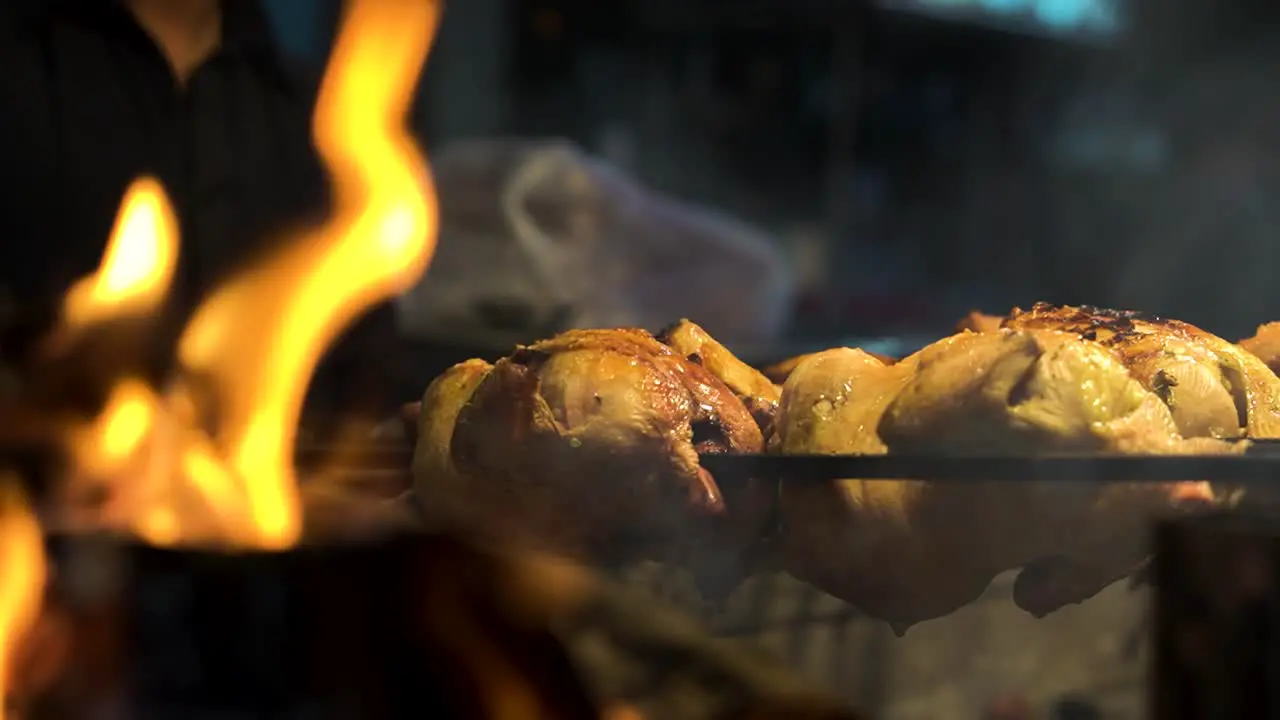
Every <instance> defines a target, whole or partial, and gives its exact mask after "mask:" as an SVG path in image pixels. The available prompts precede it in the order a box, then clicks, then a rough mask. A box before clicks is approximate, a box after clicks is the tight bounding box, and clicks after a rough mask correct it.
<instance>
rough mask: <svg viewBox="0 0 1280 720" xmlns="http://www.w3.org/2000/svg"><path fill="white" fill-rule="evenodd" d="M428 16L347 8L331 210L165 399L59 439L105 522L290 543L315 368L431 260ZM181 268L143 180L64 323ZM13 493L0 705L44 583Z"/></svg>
mask: <svg viewBox="0 0 1280 720" xmlns="http://www.w3.org/2000/svg"><path fill="white" fill-rule="evenodd" d="M438 22H439V7H438V0H352V2H351V3H350V5H349V7H348V9H347V12H346V14H345V16H344V19H343V24H342V28H341V31H340V33H339V37H338V42H337V45H336V48H335V50H334V53H333V56H332V58H331V60H330V64H329V68H328V71H327V73H326V75H325V80H324V83H323V85H322V87H321V93H320V98H319V103H318V106H317V110H316V117H315V128H314V129H315V139H316V144H317V146H318V148H319V151H320V154H321V157H322V159H323V160H324V162H325V165H326V166H327V168H328V170H329V173H330V175H331V177H332V179H333V184H334V196H335V200H336V210H335V213H334V216H333V217H332V218H331V219H330V220H329V221H328V222H326V223H325V224H324V225H323V226H322V227H320V228H319V229H318V230H316V231H314V232H312V233H309V234H307V235H305V236H303V237H300V238H298V239H297V241H296V242H295V243H293V244H292V245H291V246H290V248H289V249H288V250H287V251H286V252H285V253H283V254H281V255H280V256H278V257H276V258H275V259H274V260H273V261H271V262H268V263H266V264H264V265H262V266H260V267H257V268H255V269H253V270H251V271H250V272H248V273H245V274H244V275H242V276H240V277H238V278H236V279H234V280H233V281H232V282H230V283H228V284H227V285H226V286H225V287H223V288H221V289H220V290H219V291H218V292H216V293H215V294H214V295H213V296H212V297H211V298H210V299H209V300H208V301H207V302H205V303H204V304H203V305H202V306H201V307H200V308H199V309H198V310H197V311H196V314H195V316H194V317H193V319H192V321H191V323H190V324H189V325H188V327H187V329H186V331H185V332H184V333H183V335H182V338H181V341H180V343H179V349H178V353H179V358H178V360H179V361H180V365H181V367H180V369H179V373H178V376H177V377H176V378H174V380H173V384H172V386H171V387H170V388H168V389H166V390H164V391H157V390H155V389H154V388H152V387H149V386H148V385H147V384H145V383H144V382H142V381H141V380H138V379H134V378H125V379H122V380H120V381H118V382H117V383H116V385H115V386H114V387H113V388H112V389H111V392H110V393H109V395H108V399H107V403H106V405H105V407H104V409H103V410H102V411H101V412H100V413H99V414H98V416H97V417H96V418H94V419H92V420H91V421H89V422H86V423H83V424H82V425H81V426H78V427H72V428H69V429H68V432H67V434H66V437H65V441H66V447H67V454H68V456H69V458H70V460H71V462H72V465H73V469H74V473H75V474H76V476H77V477H83V476H87V477H91V478H97V479H104V478H113V479H114V480H115V481H116V482H114V483H112V488H111V489H112V490H114V491H116V493H115V495H116V498H117V499H116V500H115V501H114V502H113V503H109V504H108V509H107V510H105V511H103V513H102V517H100V518H99V519H98V521H99V522H100V523H101V524H103V525H106V526H108V527H115V528H117V529H125V530H129V531H131V532H133V533H134V534H136V535H138V536H139V537H141V538H142V539H144V540H146V541H148V542H151V543H154V544H164V545H168V544H174V543H191V542H206V543H207V542H217V543H222V544H233V545H239V546H242V547H256V548H262V549H269V548H283V547H288V546H290V545H292V544H294V543H296V542H297V540H298V538H299V536H300V534H301V527H302V517H301V506H300V500H299V496H298V490H297V486H296V478H295V477H294V468H293V463H292V454H293V446H294V441H295V436H296V431H297V429H296V425H297V422H298V418H299V414H300V412H301V406H302V402H303V396H304V394H305V392H306V388H307V385H308V383H309V382H310V379H311V376H312V374H313V372H314V370H315V367H316V364H317V363H318V361H319V360H320V358H321V356H322V355H323V354H324V352H325V350H326V349H327V348H328V347H329V346H330V345H331V344H332V343H333V341H334V339H335V338H336V337H337V336H338V335H339V333H341V332H342V330H343V329H344V328H345V327H347V326H348V325H350V323H351V322H352V321H353V320H355V319H356V318H357V317H358V316H359V315H360V314H362V313H363V312H365V311H366V310H367V309H369V308H370V307H371V306H373V305H375V304H376V303H378V302H380V301H382V300H385V299H388V298H390V297H393V296H395V295H396V294H399V293H400V292H403V291H404V290H406V289H408V288H409V286H410V285H412V283H413V282H415V281H416V280H417V278H418V277H420V276H421V275H422V273H423V272H424V271H425V270H426V267H427V264H428V263H429V262H430V260H431V256H432V254H433V252H434V250H435V236H436V226H437V220H438V218H437V208H436V201H435V195H434V188H433V187H432V185H431V181H430V178H429V176H428V173H427V167H426V163H425V160H424V158H423V157H422V155H421V153H420V152H419V151H418V149H417V147H416V146H415V144H414V142H413V140H412V138H411V137H410V135H409V134H408V132H407V131H406V129H405V119H406V117H407V115H408V112H409V104H410V101H411V99H412V97H413V95H414V90H415V88H416V86H417V81H418V78H419V75H420V73H421V70H422V66H423V63H424V61H425V59H426V55H427V52H428V50H429V49H430V45H431V41H432V39H433V38H434V36H435V33H436V28H437V25H438ZM177 260H178V230H177V223H176V221H175V219H174V215H173V211H172V209H171V207H170V205H169V202H168V199H167V197H166V196H165V192H164V189H163V188H162V187H161V185H160V184H159V183H158V182H157V181H155V180H153V179H150V178H143V179H140V180H138V181H137V182H135V183H134V184H133V185H132V186H131V187H130V188H129V190H128V192H127V194H126V195H125V198H124V201H123V203H122V206H121V209H120V214H119V217H118V218H117V220H116V226H115V229H114V230H113V232H112V236H111V238H110V241H109V243H108V246H107V250H106V253H105V254H104V257H103V260H102V264H101V266H100V267H99V269H98V271H97V272H96V273H95V274H94V275H92V276H90V277H87V278H85V279H83V280H81V281H80V282H78V283H76V285H74V286H73V287H72V288H71V289H70V291H69V292H68V293H67V296H66V298H65V301H64V306H63V321H64V322H63V324H64V329H67V330H71V331H81V330H85V329H88V328H91V327H93V326H95V325H99V324H101V323H102V322H104V321H108V320H112V319H116V318H122V317H141V316H146V315H148V314H152V313H154V312H155V311H156V310H157V309H158V308H159V306H160V304H161V303H162V302H163V300H164V297H165V294H166V293H167V292H168V289H169V285H170V282H171V280H172V278H173V274H174V269H175V267H176V264H177ZM205 387H208V388H211V390H212V392H211V394H208V395H203V394H197V393H196V389H197V388H205ZM208 418H213V420H214V423H213V428H212V430H211V431H210V430H208V429H207V428H206V425H205V422H206V421H207V419H208ZM4 479H5V478H0V480H4ZM16 487H17V485H16V483H10V484H7V485H0V571H2V572H3V577H4V583H3V587H0V700H3V699H4V698H5V694H4V692H5V690H6V688H5V686H4V683H5V681H6V680H7V678H8V674H7V673H8V672H9V671H10V669H11V668H9V667H7V665H8V664H9V663H11V662H12V661H13V658H14V651H15V648H14V645H15V644H16V643H17V642H18V641H19V640H20V638H21V637H22V635H23V634H24V632H25V631H26V629H27V627H28V626H29V625H30V623H31V622H32V621H33V620H34V619H35V618H36V616H37V613H38V612H39V606H40V596H41V588H42V587H43V585H44V582H45V573H46V566H45V561H44V551H43V544H42V537H41V531H40V527H39V525H38V524H37V521H36V518H35V515H34V514H33V513H32V511H31V509H30V507H29V506H28V505H27V504H26V503H25V501H24V500H23V498H22V497H21V496H20V494H17V490H16V489H15V488H16ZM0 720H3V710H2V709H0Z"/></svg>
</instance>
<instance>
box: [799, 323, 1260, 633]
mask: <svg viewBox="0 0 1280 720" xmlns="http://www.w3.org/2000/svg"><path fill="white" fill-rule="evenodd" d="M774 447H775V449H776V450H778V451H780V452H788V453H884V452H889V453H944V454H945V453H954V454H975V453H977V454H995V455H999V454H1003V455H1008V454H1034V453H1044V452H1162V453H1168V452H1172V453H1193V452H1213V453H1228V452H1237V451H1238V448H1237V447H1236V446H1235V445H1234V444H1232V443H1227V442H1223V441H1219V440H1215V439H1211V438H1199V439H1193V440H1187V439H1184V438H1183V437H1182V436H1181V435H1179V433H1178V432H1177V427H1176V424H1175V423H1174V420H1173V418H1172V416H1171V414H1170V411H1169V408H1168V407H1167V406H1166V405H1165V404H1164V403H1163V402H1162V401H1161V400H1160V399H1159V398H1158V397H1156V396H1155V395H1154V394H1153V393H1151V392H1149V391H1147V390H1146V389H1145V388H1143V387H1142V385H1141V384H1140V383H1138V382H1137V381H1136V380H1135V379H1134V378H1133V377H1132V376H1131V375H1130V374H1129V372H1128V370H1127V368H1126V367H1125V366H1124V364H1123V363H1122V362H1121V360H1120V358H1119V357H1118V356H1117V355H1116V354H1115V353H1114V352H1112V351H1111V350H1110V349H1108V348H1106V347H1103V346H1102V345H1101V344H1099V343H1096V342H1090V341H1086V340H1083V339H1081V338H1080V337H1078V336H1077V335H1074V334H1071V333H1065V332H1057V331H1048V330H1022V331H1010V330H1003V331H998V332H991V333H970V332H965V333H960V334H958V335H955V336H952V337H949V338H945V339H943V340H941V341H939V342H937V343H934V344H933V345H930V346H929V347H926V348H925V349H923V350H922V351H920V352H919V353H917V354H915V355H912V356H910V357H908V358H906V359H904V360H903V361H901V362H900V363H897V364H895V365H885V364H884V363H882V362H880V361H879V360H877V359H876V358H873V357H871V356H869V355H867V354H866V353H863V352H860V351H856V350H831V351H827V352H824V353H819V354H816V355H814V356H813V357H811V358H809V359H808V360H806V361H805V362H803V363H801V364H800V365H799V366H797V367H796V369H795V371H794V372H793V373H792V374H791V376H790V378H788V380H787V383H786V384H785V385H784V387H783V394H782V400H781V404H780V412H779V415H778V421H777V434H776V438H775V440H774ZM1184 497H1193V498H1196V499H1200V500H1204V499H1207V498H1209V497H1211V493H1209V491H1208V489H1207V486H1205V484H1203V483H1191V484H1186V483H1170V484H1136V483H1135V484H1123V485H1114V486H1080V485H1065V484H1052V483H1038V482H1026V483H1000V482H969V483H954V482H933V481H929V480H928V479H922V480H875V479H850V480H842V481H837V482H833V483H827V484H811V483H794V484H787V483H784V484H783V486H782V489H781V494H780V504H781V513H782V519H783V526H784V539H783V553H784V556H785V560H784V562H785V563H786V567H787V568H788V570H789V571H790V572H792V573H793V574H795V575H796V576H797V577H799V578H801V579H803V580H805V581H807V582H810V583H813V584H814V585H816V586H818V587H820V588H822V589H823V590H825V591H827V592H829V593H832V594H834V595H836V596H838V597H841V598H843V599H845V600H847V601H848V602H850V603H852V604H854V605H856V606H858V607H859V608H861V609H862V610H864V611H865V612H868V613H869V614H872V615H874V616H876V617H880V618H884V619H886V620H888V621H889V622H890V623H891V624H892V625H893V627H894V628H895V629H896V630H897V631H899V632H903V631H905V630H906V628H908V627H910V626H911V625H912V624H914V623H916V622H919V621H922V620H925V619H929V618H933V617H939V616H942V615H945V614H948V613H950V612H952V611H953V610H955V609H957V608H959V607H960V606H962V605H964V604H967V603H969V602H971V601H972V600H974V599H975V598H977V597H978V596H979V595H980V594H981V593H982V591H983V590H984V589H985V588H986V586H987V585H988V583H989V582H990V581H991V579H992V578H993V577H994V576H995V575H996V574H998V573H1000V572H1003V571H1004V570H1007V569H1011V568H1018V567H1023V566H1027V565H1033V566H1035V567H1036V568H1037V569H1038V570H1040V571H1041V572H1040V575H1041V576H1042V577H1039V578H1036V579H1035V581H1034V582H1031V583H1029V584H1024V588H1023V592H1022V599H1023V601H1024V602H1025V603H1026V604H1024V607H1027V608H1028V609H1030V610H1032V611H1034V612H1037V613H1039V612H1047V610H1046V609H1045V608H1050V609H1053V608H1056V607H1060V606H1061V605H1063V604H1066V603H1069V602H1079V601H1080V600H1082V599H1084V598H1085V597H1088V596H1091V595H1092V594H1094V593H1096V592H1098V591H1099V590H1101V589H1102V588H1103V587H1105V585H1107V584H1109V583H1110V582H1111V581H1113V580H1115V579H1118V578H1120V577H1123V576H1124V575H1126V574H1128V573H1130V572H1131V571H1132V570H1133V569H1134V568H1135V567H1136V566H1137V565H1138V564H1139V563H1140V561H1141V560H1142V559H1143V557H1144V556H1145V554H1146V549H1145V544H1144V536H1145V532H1146V530H1145V528H1146V527H1147V526H1146V521H1147V520H1148V519H1149V518H1150V516H1151V515H1152V514H1156V513H1160V512H1168V511H1169V510H1170V509H1171V508H1172V507H1173V506H1174V505H1175V504H1176V502H1177V501H1179V500H1180V499H1182V498H1184ZM1049 559H1061V562H1058V563H1057V564H1056V565H1053V566H1047V565H1036V564H1037V563H1043V562H1045V561H1047V560H1049ZM1029 606H1030V607H1029Z"/></svg>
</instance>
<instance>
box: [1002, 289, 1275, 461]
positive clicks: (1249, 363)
mask: <svg viewBox="0 0 1280 720" xmlns="http://www.w3.org/2000/svg"><path fill="white" fill-rule="evenodd" d="M1003 326H1004V327H1005V328H1009V329H1014V330H1018V329H1051V330H1060V331H1063V332H1069V333H1072V334H1075V335H1078V336H1079V337H1081V338H1084V339H1086V340H1091V341H1095V342H1097V343H1100V344H1102V345H1104V346H1106V347H1108V348H1110V349H1112V350H1114V351H1115V352H1116V353H1117V354H1118V355H1119V357H1120V358H1121V360H1122V362H1123V363H1124V364H1125V366H1126V367H1128V368H1129V371H1130V372H1131V373H1132V374H1133V376H1134V377H1135V378H1136V379H1137V380H1138V382H1140V383H1141V384H1142V386H1143V387H1145V388H1146V389H1148V390H1150V391H1152V392H1154V393H1155V394H1156V395H1158V396H1159V397H1160V399H1161V400H1163V401H1164V402H1165V404H1166V405H1168V406H1169V410H1170V411H1171V413H1172V415H1173V419H1174V422H1175V423H1176V424H1177V426H1178V430H1179V432H1181V434H1182V435H1183V436H1185V437H1252V438H1275V437H1280V379H1278V378H1277V377H1276V374H1275V373H1274V372H1272V371H1271V369H1270V368H1268V367H1267V366H1266V364H1265V363H1263V362H1262V361H1261V360H1259V359H1258V358H1257V357H1255V356H1254V355H1252V354H1250V353H1249V352H1246V351H1245V350H1243V349H1242V348H1241V347H1240V346H1238V345H1234V344H1232V343H1230V342H1227V341H1226V340H1223V339H1222V338H1219V337H1217V336H1215V335H1212V334H1210V333H1207V332H1205V331H1204V330H1201V329H1199V328H1197V327H1195V326H1193V325H1189V324H1187V323H1184V322H1179V321H1177V320H1164V319H1160V318H1151V317H1146V316H1143V315H1140V314H1138V313H1133V312H1122V311H1116V310H1104V309H1100V308H1093V307H1070V306H1061V305H1050V304H1047V303H1037V304H1036V305H1035V306H1034V307H1032V308H1031V309H1030V310H1026V311H1024V310H1020V309H1017V308H1015V309H1014V311H1013V312H1012V313H1011V314H1010V315H1009V317H1007V318H1005V320H1004V323H1003Z"/></svg>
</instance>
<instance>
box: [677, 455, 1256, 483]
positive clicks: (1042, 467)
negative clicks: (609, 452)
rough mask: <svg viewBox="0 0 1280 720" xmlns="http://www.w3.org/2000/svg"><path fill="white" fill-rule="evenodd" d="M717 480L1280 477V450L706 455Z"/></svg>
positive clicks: (1241, 480)
mask: <svg viewBox="0 0 1280 720" xmlns="http://www.w3.org/2000/svg"><path fill="white" fill-rule="evenodd" d="M701 462H702V467H703V468H704V469H706V470H708V471H709V472H710V473H711V474H712V475H714V476H715V478H716V479H717V480H729V481H732V480H735V479H742V480H745V479H759V480H780V481H783V482H823V481H830V480H837V479H840V478H863V479H873V478H883V479H886V480H892V479H919V480H935V481H956V482H975V481H997V482H998V481H1014V482H1016V481H1027V480H1042V481H1049V482H1092V483H1111V482H1172V481H1178V480H1217V481H1221V482H1232V483H1278V484H1280V456H1276V455H1271V454H1257V455H1194V456H1186V455H1156V456H1150V455H1094V456H1042V457H978V456H930V455H915V456H908V455H703V456H701Z"/></svg>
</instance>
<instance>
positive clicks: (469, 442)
mask: <svg viewBox="0 0 1280 720" xmlns="http://www.w3.org/2000/svg"><path fill="white" fill-rule="evenodd" d="M681 336H682V337H684V338H685V339H688V340H690V341H691V342H696V343H697V348H698V349H697V350H695V351H694V352H689V353H688V354H689V355H696V356H698V358H700V362H701V363H704V364H706V365H716V366H717V367H719V368H720V369H721V372H722V374H724V375H725V376H726V377H729V378H734V377H737V378H738V380H742V382H744V383H746V384H742V385H739V386H738V387H739V390H740V391H742V392H743V393H744V395H750V393H751V391H752V390H751V388H752V387H753V386H752V384H751V381H750V379H749V378H748V379H746V380H743V379H742V378H741V377H740V376H738V375H735V373H734V370H735V368H734V366H733V362H732V356H728V354H727V351H723V348H720V347H719V345H718V344H715V341H714V340H711V339H710V338H709V337H706V336H705V334H704V333H702V331H701V330H700V329H698V328H697V327H696V326H690V327H688V328H686V329H685V331H682V333H681ZM689 347H692V346H689ZM689 347H686V348H685V349H689ZM721 351H723V352H724V354H723V356H722V355H721V354H720V353H721ZM685 355H686V354H685V353H684V352H683V351H682V352H677V351H675V350H672V349H671V348H670V347H668V346H667V345H665V344H663V343H661V342H659V341H658V340H657V339H655V338H654V337H653V336H652V335H650V334H648V333H646V332H644V331H642V330H574V331H569V332H566V333H563V334H561V335H558V336H556V337H554V338H551V339H549V340H544V341H541V342H538V343H534V344H533V345H529V346H526V347H521V348H519V349H517V350H516V352H514V353H513V354H512V355H511V356H510V357H507V358H503V359H501V360H499V361H498V362H496V363H495V364H494V365H493V366H492V368H488V367H485V366H484V365H483V364H480V363H478V361H473V364H471V365H462V366H458V367H456V368H454V369H453V370H452V371H450V373H449V374H446V375H445V376H444V377H442V378H441V379H439V380H437V381H436V383H434V384H433V385H432V388H431V389H430V390H428V392H427V395H426V397H424V399H423V418H422V421H421V426H420V437H419V441H418V450H417V453H416V458H415V474H416V476H417V480H416V487H417V488H418V492H419V494H420V497H421V501H422V503H423V505H424V509H425V511H426V512H427V513H428V516H430V515H431V513H432V512H433V510H432V508H433V507H435V508H438V509H440V510H441V511H442V513H443V514H444V515H446V516H451V517H454V518H461V519H462V521H463V522H464V523H466V524H468V525H470V526H471V529H472V530H476V531H480V532H484V533H491V534H494V535H497V536H501V537H502V539H506V540H515V541H518V542H521V543H523V544H526V545H528V546H532V547H535V548H538V549H545V550H550V551H554V552H557V553H560V554H568V555H573V556H579V557H582V556H587V557H598V555H599V554H600V553H602V552H606V551H607V550H609V549H614V548H616V547H618V546H619V545H620V544H626V543H627V542H628V541H636V540H641V539H644V540H650V539H657V540H659V541H665V540H670V541H671V543H672V546H673V547H674V546H675V545H679V544H681V543H686V544H687V543H690V542H692V543H700V544H712V545H714V544H715V543H716V542H720V541H722V540H724V539H725V538H726V537H741V538H743V542H747V538H751V539H754V537H755V536H756V535H758V533H759V532H760V525H761V524H763V522H764V521H765V518H766V517H767V516H768V515H769V514H770V513H771V507H770V505H771V501H772V497H771V496H769V495H768V494H767V493H759V494H754V495H753V494H752V493H751V492H749V491H748V489H747V488H743V489H742V491H741V492H739V493H738V494H737V495H736V496H735V494H733V493H730V494H728V495H727V496H726V495H725V494H722V493H721V489H720V488H719V487H718V486H717V484H716V482H715V480H714V479H713V478H712V477H711V476H710V474H709V473H707V472H706V471H705V470H703V469H702V468H701V467H700V466H699V463H698V454H699V453H716V452H759V451H761V450H762V449H763V447H764V437H763V434H762V432H761V430H760V427H759V426H758V425H757V423H756V421H755V420H754V419H753V417H752V415H751V413H750V412H749V411H748V410H747V407H746V406H745V405H744V403H743V402H742V401H741V400H739V399H738V397H737V396H736V395H735V393H734V391H733V390H731V389H730V388H729V387H728V386H727V385H726V383H725V382H724V381H722V380H721V379H719V378H718V377H717V376H716V375H715V374H713V373H712V372H711V371H709V370H708V368H707V367H704V366H703V364H699V361H698V360H694V361H691V360H689V359H687V358H686V356H685ZM717 363H719V365H717ZM744 368H745V366H744ZM755 390H757V391H759V392H760V393H761V395H762V396H763V395H767V393H768V388H765V387H763V386H760V387H755ZM455 411H456V419H455V418H454V417H452V416H451V414H452V413H454V412H455ZM726 497H727V498H728V500H729V502H728V503H726ZM737 498H755V499H757V500H758V502H757V504H756V505H754V506H751V501H750V500H749V499H743V500H741V503H740V506H737V507H734V508H733V509H734V510H735V512H734V513H732V514H730V515H727V516H726V512H725V511H726V504H730V505H733V504H735V500H736V499H737ZM467 508H472V509H471V510H468V509H467ZM475 508H481V509H475ZM726 518H730V519H726ZM736 522H740V523H742V528H743V529H742V530H741V531H740V532H739V531H737V530H736V528H737V527H738V525H736V524H734V523H736ZM704 529H706V532H705V533H704V532H703V531H704ZM708 537H710V538H711V539H710V540H709V539H708ZM685 550H687V548H685ZM649 551H650V549H649V548H647V547H646V548H644V549H643V552H649ZM686 554H688V553H686Z"/></svg>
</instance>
